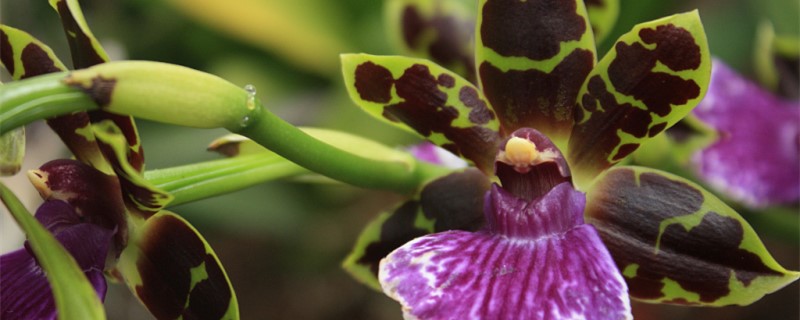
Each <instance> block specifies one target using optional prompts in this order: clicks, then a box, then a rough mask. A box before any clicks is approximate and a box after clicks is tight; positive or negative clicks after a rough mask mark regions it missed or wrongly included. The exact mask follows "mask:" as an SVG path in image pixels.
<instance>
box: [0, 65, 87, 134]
mask: <svg viewBox="0 0 800 320" xmlns="http://www.w3.org/2000/svg"><path fill="white" fill-rule="evenodd" d="M65 76H66V72H60V73H51V74H47V75H42V76H38V77H32V78H28V79H25V80H23V81H13V82H9V83H7V84H5V85H2V86H0V134H4V133H6V132H8V131H11V130H12V129H14V128H17V127H21V126H24V125H26V124H28V123H31V122H33V121H36V120H40V119H47V118H51V117H55V116H59V115H64V114H69V113H72V112H77V111H85V110H91V109H97V105H96V104H95V103H94V101H92V99H90V98H89V97H88V96H87V95H86V94H85V93H83V91H80V90H78V89H75V88H73V87H70V86H67V85H64V84H63V83H62V82H61V79H63V78H64V77H65Z"/></svg>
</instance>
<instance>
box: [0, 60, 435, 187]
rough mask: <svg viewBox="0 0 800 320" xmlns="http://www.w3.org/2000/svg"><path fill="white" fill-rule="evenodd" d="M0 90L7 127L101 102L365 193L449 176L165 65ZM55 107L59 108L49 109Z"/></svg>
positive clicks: (116, 67) (90, 72)
mask: <svg viewBox="0 0 800 320" xmlns="http://www.w3.org/2000/svg"><path fill="white" fill-rule="evenodd" d="M0 90H2V91H0V92H1V94H0V104H2V105H3V109H2V115H0V121H8V122H7V124H6V122H4V125H3V130H10V129H12V128H14V127H17V126H20V125H24V124H26V123H29V122H31V121H33V120H37V119H42V118H45V117H48V116H55V115H59V114H65V113H69V112H74V111H80V110H87V109H95V108H97V106H98V105H99V106H101V107H102V108H103V110H105V111H108V112H113V113H119V114H125V115H131V116H134V117H140V118H144V119H150V120H154V121H159V122H164V123H170V124H177V125H183V126H190V127H199V128H219V127H223V128H226V129H228V130H230V131H232V132H235V133H239V134H242V135H245V136H247V137H249V138H251V139H253V140H254V141H256V142H258V143H259V144H261V145H263V146H264V147H266V148H268V149H270V150H272V151H274V152H275V153H277V154H279V155H281V156H282V157H284V158H286V159H288V160H289V161H292V162H294V163H297V164H299V165H300V166H302V167H304V168H306V169H308V170H311V171H314V172H317V173H319V174H322V175H324V176H327V177H329V178H332V179H335V180H339V181H342V182H345V183H348V184H352V185H355V186H359V187H364V188H372V189H384V190H392V191H396V192H400V193H405V194H410V193H413V192H415V191H417V189H418V188H419V187H420V186H421V185H422V184H423V183H424V182H425V181H428V180H430V179H432V178H435V177H438V176H441V175H443V174H446V173H447V172H449V170H448V169H446V168H442V167H439V166H434V165H430V164H427V163H423V162H419V161H416V160H415V159H413V158H411V157H409V158H408V159H407V160H402V161H401V160H386V159H382V158H381V154H378V153H381V151H378V150H376V151H375V153H376V154H375V156H374V157H373V156H370V155H369V154H367V155H363V154H362V155H356V154H353V153H351V152H347V151H344V150H342V149H341V148H338V147H335V146H333V145H331V144H328V143H325V142H323V141H320V140H318V139H316V138H314V137H312V136H310V135H308V134H306V133H305V132H303V131H301V130H299V129H298V128H296V127H294V126H293V125H291V124H289V123H287V122H285V121H283V120H282V119H280V118H278V117H277V116H275V115H274V114H272V113H270V112H269V111H268V110H267V109H265V108H263V107H262V106H260V101H259V100H258V99H256V97H255V91H254V90H252V89H250V90H245V89H243V88H239V87H237V86H235V85H233V84H231V83H230V82H227V81H225V80H224V79H222V78H219V77H216V76H213V75H210V74H207V73H204V72H200V71H197V70H192V69H189V68H185V67H181V66H176V65H171V64H166V63H157V62H148V61H120V62H109V63H104V64H99V65H96V66H94V67H91V68H88V69H82V70H78V71H74V72H71V73H69V74H64V73H59V74H54V75H48V76H43V77H40V78H31V79H26V80H22V81H18V82H16V83H13V84H9V85H7V86H4V87H0ZM90 98H91V99H93V100H94V102H95V104H91V103H90V102H89V101H90V100H89V99H90ZM52 105H60V106H62V107H61V108H60V109H58V110H51V109H50V106H52ZM7 113H8V114H7ZM367 153H369V151H367Z"/></svg>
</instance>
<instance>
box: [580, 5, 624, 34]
mask: <svg viewBox="0 0 800 320" xmlns="http://www.w3.org/2000/svg"><path fill="white" fill-rule="evenodd" d="M583 2H584V3H585V4H586V11H587V12H588V13H589V22H590V23H591V24H592V31H593V32H594V40H595V42H597V43H598V44H599V43H602V42H603V40H605V38H606V36H607V35H608V34H609V33H611V30H612V29H614V25H615V24H616V23H617V16H619V0H584V1H583Z"/></svg>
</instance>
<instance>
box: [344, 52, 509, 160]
mask: <svg viewBox="0 0 800 320" xmlns="http://www.w3.org/2000/svg"><path fill="white" fill-rule="evenodd" d="M341 57H342V71H343V72H344V81H345V85H346V86H347V91H348V93H349V94H350V98H351V99H353V101H354V102H355V103H356V104H358V105H359V106H360V107H361V108H362V109H364V110H365V111H367V113H369V114H371V115H373V116H375V117H377V118H379V119H382V120H384V121H387V122H389V123H392V124H395V125H397V126H399V127H401V128H404V129H407V130H413V131H416V132H417V133H419V134H420V135H422V136H423V137H425V138H427V139H428V140H430V141H431V142H433V143H435V144H437V145H439V146H441V147H443V148H445V149H447V150H448V151H450V152H452V153H453V154H456V155H459V156H461V157H463V158H465V159H467V160H470V161H472V162H473V163H474V164H475V165H476V166H477V167H478V168H480V169H481V170H483V171H484V172H493V170H494V157H495V154H496V152H497V146H498V144H499V143H500V136H499V133H498V127H499V123H498V122H497V119H496V117H495V114H494V112H493V111H492V110H491V109H490V108H489V106H488V104H487V103H486V99H484V97H483V95H482V94H481V92H480V91H479V90H478V89H477V88H476V87H475V86H474V85H472V84H471V83H469V82H468V81H467V80H464V78H462V77H460V76H458V75H456V74H455V73H453V72H450V71H448V70H446V69H444V68H442V67H440V66H439V65H437V64H434V63H432V62H430V61H427V60H423V59H414V58H407V57H399V56H372V55H366V54H344V55H342V56H341Z"/></svg>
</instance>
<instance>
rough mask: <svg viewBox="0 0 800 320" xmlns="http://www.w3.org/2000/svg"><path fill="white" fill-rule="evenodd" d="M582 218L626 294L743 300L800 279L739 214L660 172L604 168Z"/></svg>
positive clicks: (707, 301) (711, 302) (708, 302)
mask: <svg viewBox="0 0 800 320" xmlns="http://www.w3.org/2000/svg"><path fill="white" fill-rule="evenodd" d="M586 219H587V222H589V223H591V224H592V225H594V226H595V228H597V231H598V232H599V233H600V237H601V238H602V239H603V242H604V243H605V245H606V247H607V248H608V250H609V252H611V255H612V257H613V258H614V260H615V262H616V264H617V267H618V268H619V270H620V271H621V272H622V274H623V276H624V278H625V280H626V281H627V283H628V287H629V292H630V295H631V297H633V298H636V299H639V300H643V301H646V302H654V303H671V304H688V305H703V306H725V305H732V304H736V305H747V304H750V303H753V302H754V301H756V300H758V299H760V298H761V297H763V296H764V295H765V294H768V293H771V292H774V291H776V290H778V289H780V288H782V287H784V286H786V285H787V284H789V283H791V282H793V281H795V280H797V279H798V277H800V273H798V272H795V271H787V270H786V269H784V268H783V267H781V266H780V265H779V264H778V263H777V262H776V261H775V259H773V258H772V256H771V255H770V254H769V252H767V249H766V248H765V247H764V244H763V243H762V242H761V240H760V239H759V238H758V235H756V233H755V231H754V230H753V228H752V227H751V226H750V225H749V224H748V223H747V221H745V220H744V219H743V218H742V217H741V216H740V215H739V214H738V213H736V211H734V210H733V209H731V208H730V207H728V206H727V205H726V204H724V203H723V202H722V201H721V200H719V199H718V198H716V197H715V196H713V195H712V194H711V193H709V192H708V191H706V190H704V189H703V188H702V187H700V186H698V185H697V184H694V183H692V182H689V181H688V180H686V179H683V178H680V177H678V176H675V175H672V174H668V173H666V172H663V171H658V170H654V169H648V168H642V167H628V166H624V167H617V168H613V169H611V170H608V171H607V172H605V173H604V174H603V175H601V176H600V177H599V178H598V180H597V181H596V182H595V184H594V185H593V186H592V188H591V189H590V190H589V192H588V194H587V205H586Z"/></svg>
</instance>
